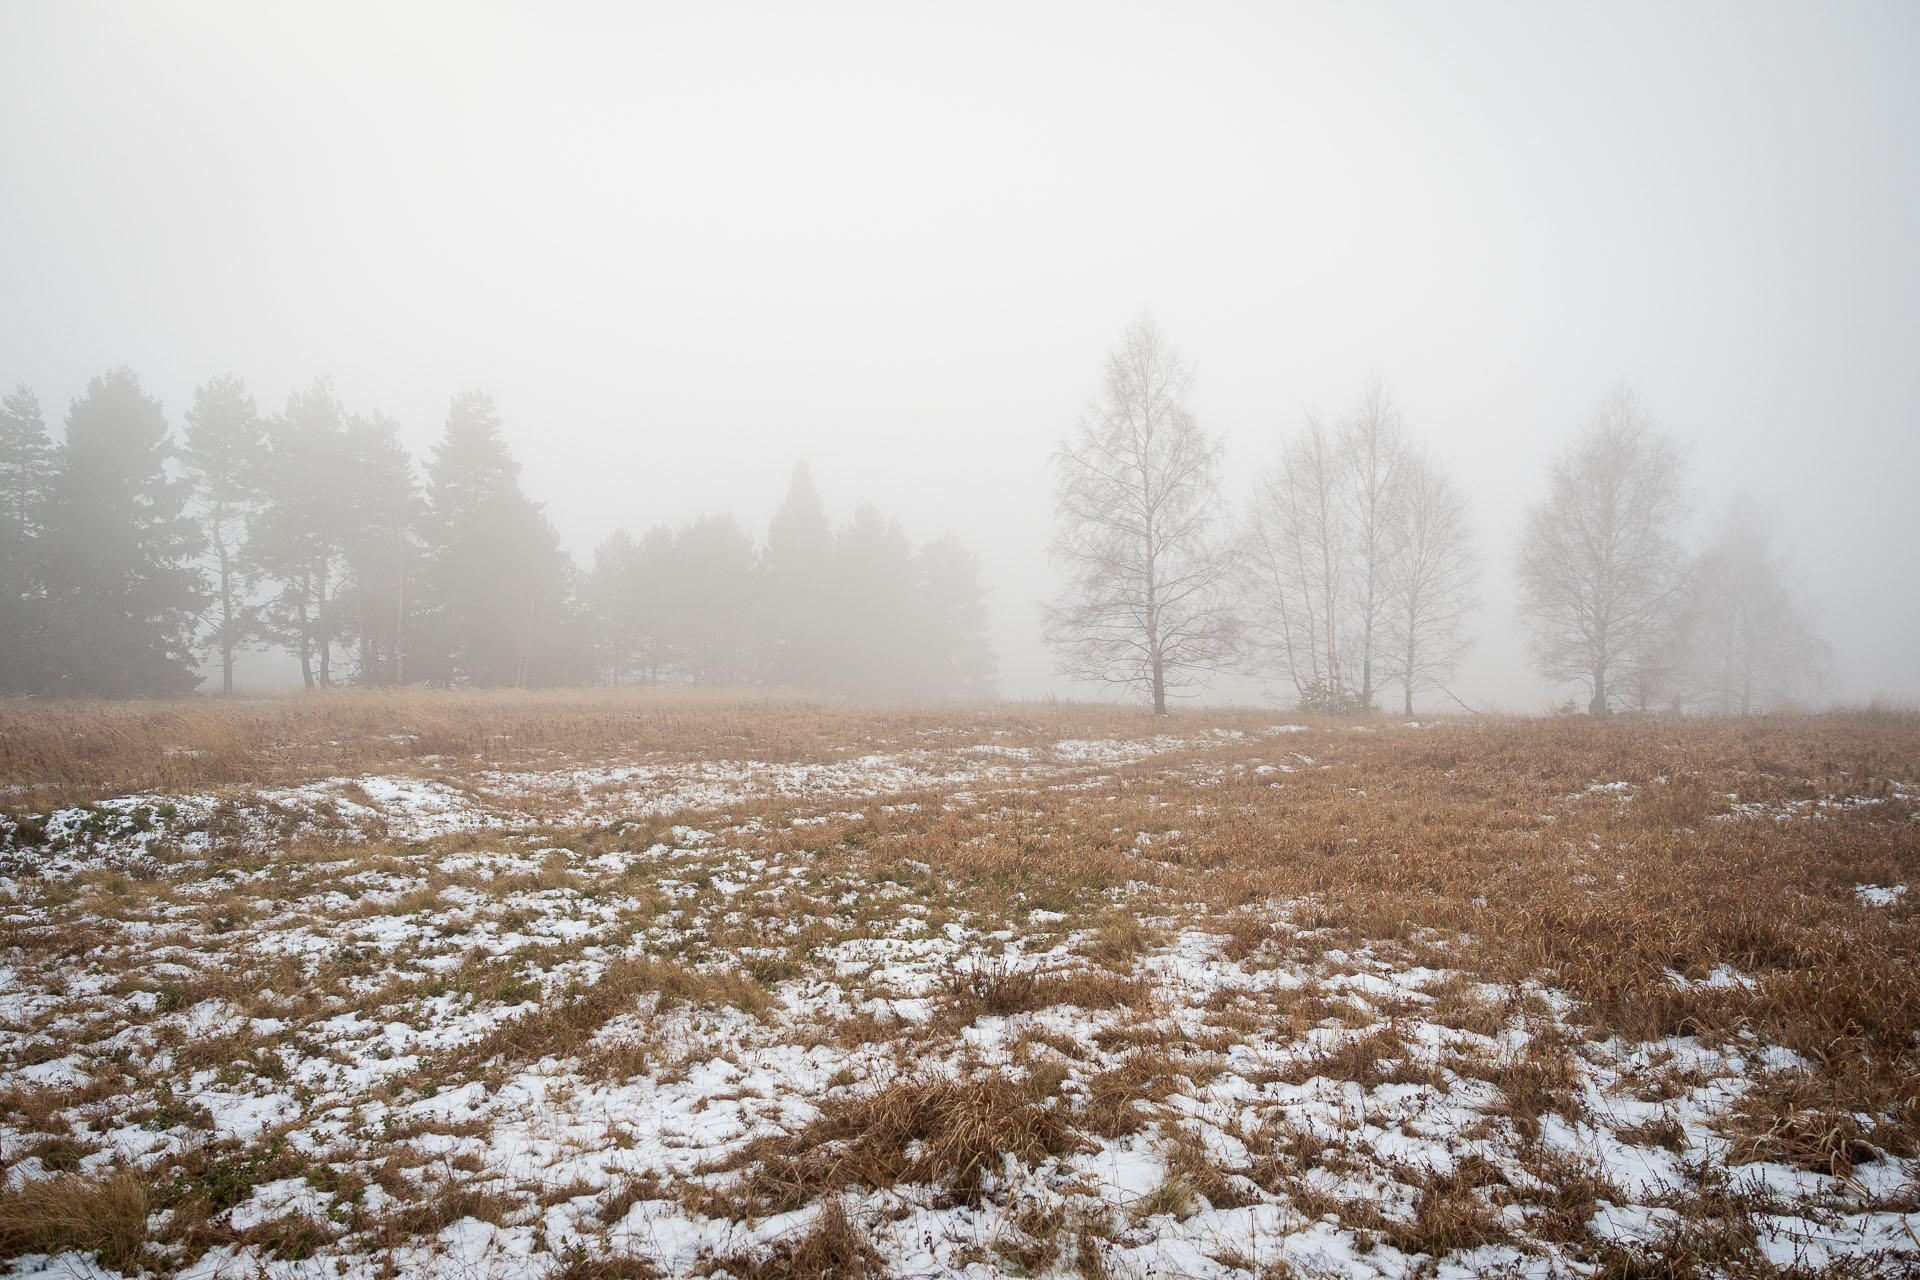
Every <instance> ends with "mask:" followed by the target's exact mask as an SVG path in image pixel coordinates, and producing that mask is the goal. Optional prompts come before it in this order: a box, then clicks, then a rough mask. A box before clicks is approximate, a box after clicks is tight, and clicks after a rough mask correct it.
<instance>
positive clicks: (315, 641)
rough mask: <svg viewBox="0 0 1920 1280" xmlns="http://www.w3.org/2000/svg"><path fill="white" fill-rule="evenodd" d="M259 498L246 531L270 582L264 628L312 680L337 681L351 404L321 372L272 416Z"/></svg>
mask: <svg viewBox="0 0 1920 1280" xmlns="http://www.w3.org/2000/svg"><path fill="white" fill-rule="evenodd" d="M266 441H267V448H266V454H265V461H264V464H263V467H262V472H261V474H262V483H261V502H260V506H259V508H258V510H257V511H256V512H255V514H254V519H253V521H252V522H251V524H250V527H249V529H248V535H247V551H248V556H247V561H248V564H249V567H250V569H251V570H252V571H253V572H254V573H256V574H258V575H260V576H261V577H262V578H264V579H266V580H268V581H269V582H270V583H271V584H273V590H272V591H271V593H270V594H269V595H268V596H267V598H266V600H265V601H264V602H263V603H262V605H261V607H260V609H259V611H258V613H257V615H256V616H257V619H258V627H259V632H260V634H261V635H263V636H264V637H266V638H267V639H269V640H273V641H275V642H277V643H279V644H281V645H283V646H284V647H286V648H287V649H289V650H291V651H292V652H293V653H294V654H296V655H297V656H298V657H299V659H300V676H301V680H302V682H303V683H304V684H305V685H306V687H307V688H309V689H312V688H314V687H315V686H316V685H328V684H331V683H333V642H334V639H335V638H336V636H337V635H338V634H339V632H340V623H341V620H340V618H339V616H338V608H337V604H336V601H335V598H334V597H335V593H336V589H337V587H338V585H339V584H338V575H339V572H340V557H341V555H342V552H343V549H344V545H345V541H346V530H347V526H348V521H349V515H348V510H347V503H346V500H345V495H346V494H347V492H348V491H349V488H350V476H349V464H348V458H347V427H346V410H345V409H344V408H343V407H342V406H341V404H340V401H339V400H338V398H336V397H335V395H334V393H333V384H332V383H331V382H330V381H329V380H328V379H326V378H320V379H318V380H317V381H316V382H315V383H314V384H313V386H312V387H310V388H309V389H307V390H306V391H299V392H295V393H294V394H293V395H291V396H289V397H287V408H286V412H285V413H283V414H281V415H280V416H279V417H278V418H276V419H274V420H273V421H272V422H271V423H269V424H268V427H267V432H266Z"/></svg>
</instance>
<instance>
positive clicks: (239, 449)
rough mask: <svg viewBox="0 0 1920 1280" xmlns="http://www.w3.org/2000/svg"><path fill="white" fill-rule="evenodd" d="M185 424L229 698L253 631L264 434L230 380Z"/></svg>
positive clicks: (208, 389)
mask: <svg viewBox="0 0 1920 1280" xmlns="http://www.w3.org/2000/svg"><path fill="white" fill-rule="evenodd" d="M186 419H187V432H186V439H185V441H184V442H183V443H182V445H181V448H180V458H181V461H182V462H184V463H185V464H186V468H187V475H188V476H189V478H190V479H191V480H192V482H193V489H194V495H195V497H196V499H197V509H198V512H199V516H200V528H201V531H202V533H203V534H204V537H205V541H206V546H207V551H208V553H209V556H210V558H211V561H212V564H211V568H212V570H213V593H214V595H213V618H212V635H211V636H210V637H209V643H210V644H211V646H212V648H213V649H214V651H215V652H217V653H218V654H219V655H220V691H221V692H222V693H226V694H230V693H232V692H233V661H234V651H235V650H236V649H238V648H239V646H240V645H241V644H242V643H244V642H245V640H246V637H247V633H248V631H249V629H250V627H251V625H252V623H251V617H250V610H249V609H248V607H247V582H246V576H245V574H244V572H243V566H244V564H245V554H244V553H245V546H246V531H247V524H248V522H249V520H250V519H251V518H252V516H253V515H254V513H255V511H256V510H257V509H258V507H259V502H260V488H259V486H260V478H261V477H260V470H261V464H262V462H263V461H264V457H265V436H264V435H263V433H262V429H261V424H260V413H259V410H258V409H256V408H255V407H254V403H253V397H252V396H250V395H248V394H247V384H246V383H244V382H242V381H241V380H240V379H239V378H236V377H233V376H231V375H228V376H226V377H220V378H214V379H213V380H212V381H210V382H206V383H203V384H201V385H200V386H199V387H197V388H195V390H194V393H193V407H192V408H190V409H188V410H187V413H186Z"/></svg>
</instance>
